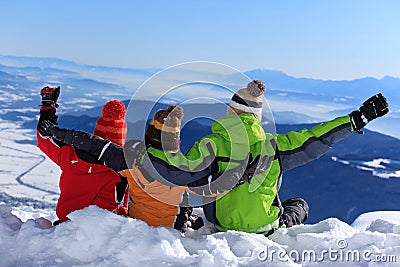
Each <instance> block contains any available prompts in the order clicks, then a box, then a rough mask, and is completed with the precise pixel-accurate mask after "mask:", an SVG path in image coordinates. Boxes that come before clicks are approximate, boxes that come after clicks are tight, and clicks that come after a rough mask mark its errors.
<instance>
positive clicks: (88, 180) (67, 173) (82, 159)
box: [37, 87, 127, 225]
mask: <svg viewBox="0 0 400 267" xmlns="http://www.w3.org/2000/svg"><path fill="white" fill-rule="evenodd" d="M40 94H41V96H42V105H41V108H40V118H39V124H38V127H37V140H38V147H39V148H40V150H42V151H43V152H44V153H45V154H46V155H47V156H48V157H49V158H50V159H51V160H52V161H53V162H54V163H56V164H57V165H58V166H60V168H61V171H62V173H61V176H60V182H59V185H60V197H59V199H58V203H57V207H56V213H57V216H58V218H59V221H56V222H55V223H54V224H55V225H56V224H58V223H60V222H64V221H67V220H68V217H67V216H68V214H69V213H71V212H73V211H75V210H79V209H83V208H85V207H87V206H89V205H96V206H98V207H100V208H103V209H107V210H109V211H113V212H116V213H118V214H121V215H127V214H124V213H126V212H127V210H126V209H123V208H122V209H121V207H120V208H118V205H119V203H120V202H121V201H122V198H123V196H124V193H125V189H126V186H127V181H126V179H125V178H122V177H120V176H119V175H118V174H117V173H115V172H114V171H113V170H112V169H110V168H108V167H106V166H104V165H102V164H100V163H99V161H98V159H96V158H95V157H93V156H91V155H90V154H88V153H86V152H84V151H82V150H79V149H76V148H74V147H72V146H68V145H65V144H63V143H61V142H59V141H56V140H55V139H53V138H51V137H50V135H49V133H47V132H46V131H45V130H43V128H42V127H40V124H41V122H42V121H43V120H51V121H52V122H53V123H57V119H58V117H57V116H56V115H55V113H56V108H57V107H58V104H57V100H58V96H59V94H60V87H57V88H51V87H45V88H43V89H42V90H41V92H40ZM125 112H126V110H125V106H124V104H123V103H122V102H120V101H118V100H112V101H110V102H107V103H106V104H105V105H104V107H103V110H102V117H100V118H99V119H98V120H97V122H96V128H95V130H94V134H95V135H98V136H100V137H101V138H104V139H108V140H111V141H112V142H115V143H117V144H119V145H121V146H123V145H124V142H125V138H126V132H127V124H126V122H125V121H124V119H123V117H124V115H125Z"/></svg>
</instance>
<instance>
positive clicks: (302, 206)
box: [279, 197, 309, 227]
mask: <svg viewBox="0 0 400 267" xmlns="http://www.w3.org/2000/svg"><path fill="white" fill-rule="evenodd" d="M282 207H283V213H282V215H281V217H280V218H279V224H280V225H281V226H282V225H285V226H286V227H291V226H293V225H298V224H301V223H303V222H305V221H306V220H307V218H308V209H309V208H308V204H307V202H306V201H305V200H304V199H302V198H299V197H295V198H290V199H288V200H285V201H284V202H282Z"/></svg>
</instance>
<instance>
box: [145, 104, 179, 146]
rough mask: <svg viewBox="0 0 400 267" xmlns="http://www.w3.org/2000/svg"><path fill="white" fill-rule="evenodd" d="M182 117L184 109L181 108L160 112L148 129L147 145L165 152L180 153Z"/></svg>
mask: <svg viewBox="0 0 400 267" xmlns="http://www.w3.org/2000/svg"><path fill="white" fill-rule="evenodd" d="M182 117H183V109H182V108H181V107H180V106H169V107H168V108H167V109H166V110H158V111H157V112H156V114H155V115H154V117H153V119H152V120H151V122H150V124H149V126H148V127H147V130H146V133H145V142H146V145H149V146H152V147H154V148H158V149H162V150H165V151H178V150H179V146H180V142H181V141H180V131H181V129H180V128H181V120H182Z"/></svg>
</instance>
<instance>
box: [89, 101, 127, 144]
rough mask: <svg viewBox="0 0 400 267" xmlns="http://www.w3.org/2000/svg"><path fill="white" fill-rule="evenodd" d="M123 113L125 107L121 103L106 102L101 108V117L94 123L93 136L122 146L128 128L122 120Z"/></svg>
mask: <svg viewBox="0 0 400 267" xmlns="http://www.w3.org/2000/svg"><path fill="white" fill-rule="evenodd" d="M125 112H126V109H125V105H124V103H122V102H121V101H118V100H111V101H109V102H107V103H106V104H105V105H104V106H103V111H102V117H100V118H99V119H98V120H97V122H96V127H95V128H94V135H97V136H100V137H101V138H104V139H107V140H110V141H111V142H113V143H116V144H118V145H120V146H123V145H124V143H125V138H126V132H127V128H128V127H127V124H126V122H125V120H124V116H125Z"/></svg>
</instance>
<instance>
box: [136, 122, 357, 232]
mask: <svg viewBox="0 0 400 267" xmlns="http://www.w3.org/2000/svg"><path fill="white" fill-rule="evenodd" d="M351 131H352V128H351V124H350V119H349V117H348V116H343V117H338V118H336V119H334V120H332V121H328V122H325V123H322V124H319V125H317V126H315V127H313V128H311V129H310V130H307V129H304V130H301V131H299V132H289V133H287V134H275V135H272V134H268V133H265V132H264V130H263V128H262V125H261V123H260V122H259V121H258V120H257V119H256V118H255V117H254V115H252V114H239V115H227V116H223V117H221V118H220V119H218V120H217V121H215V122H214V123H213V125H212V133H211V134H210V135H208V136H205V137H203V138H202V139H200V140H199V141H197V142H196V143H195V144H194V145H193V147H192V148H191V149H190V150H189V152H188V153H187V154H186V157H185V156H184V155H183V154H181V153H177V154H174V155H171V154H168V153H164V152H163V151H161V150H158V149H154V148H149V149H148V150H147V152H148V157H146V158H147V160H146V159H145V160H143V161H142V164H143V167H145V169H146V170H148V171H149V170H150V169H153V170H156V172H155V173H158V177H159V178H156V179H160V180H163V181H164V182H165V183H168V182H170V183H173V184H176V185H188V186H189V188H190V189H191V190H192V191H194V192H196V193H198V194H201V195H204V196H207V195H215V194H218V193H221V192H222V190H221V187H224V186H225V187H226V188H225V189H230V188H232V187H234V186H236V187H234V189H232V190H230V191H228V192H227V193H225V194H222V195H221V194H220V195H219V196H218V197H216V201H215V205H214V204H213V209H215V215H214V216H215V217H216V222H215V223H216V224H217V225H218V226H219V227H220V228H221V229H224V230H240V231H245V232H253V233H261V232H266V231H268V230H270V229H271V227H273V228H274V227H276V226H277V220H278V218H279V216H280V213H281V207H280V201H279V199H278V196H277V193H278V190H279V186H280V180H281V176H282V173H283V172H285V171H287V170H290V169H292V168H294V167H297V166H300V165H303V164H306V163H307V162H310V161H312V160H314V159H317V158H319V157H320V156H322V155H323V154H324V153H326V152H327V151H328V150H329V149H330V148H331V147H332V145H333V144H334V143H336V142H337V141H339V140H341V139H343V138H345V137H346V136H348V135H349V134H350V133H351ZM248 160H249V163H247V162H248ZM251 163H255V165H254V166H256V167H254V166H253V167H252V168H249V167H250V166H251ZM150 167H151V168H150ZM246 168H247V170H245V169H246ZM249 169H251V174H250V175H249V174H248V173H247V171H248V170H249ZM152 172H153V171H151V170H150V171H149V173H150V174H151V175H153V177H155V176H157V175H156V174H155V173H153V174H152ZM243 172H244V173H245V175H243ZM210 174H214V175H213V176H212V177H211V176H210ZM215 174H218V175H215ZM246 175H247V176H246ZM231 177H235V179H233V180H232V181H231V180H230V178H231ZM243 177H250V179H249V180H248V181H247V180H246V179H243ZM239 178H241V180H240V182H239V183H238V179H239ZM225 181H228V182H225ZM199 189H200V190H199ZM206 216H207V214H206Z"/></svg>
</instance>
